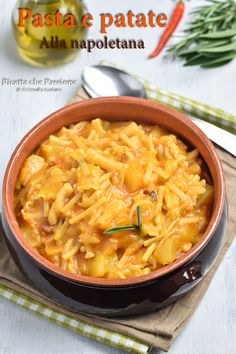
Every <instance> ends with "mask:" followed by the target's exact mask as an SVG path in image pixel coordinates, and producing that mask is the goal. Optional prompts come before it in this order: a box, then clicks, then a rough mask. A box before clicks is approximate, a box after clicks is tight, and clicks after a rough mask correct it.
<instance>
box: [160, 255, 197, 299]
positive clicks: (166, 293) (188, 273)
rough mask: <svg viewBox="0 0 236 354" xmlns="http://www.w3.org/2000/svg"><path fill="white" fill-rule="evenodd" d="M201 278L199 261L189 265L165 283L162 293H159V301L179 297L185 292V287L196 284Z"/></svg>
mask: <svg viewBox="0 0 236 354" xmlns="http://www.w3.org/2000/svg"><path fill="white" fill-rule="evenodd" d="M201 278H202V269H201V263H200V262H199V261H196V262H192V263H190V264H189V265H187V266H185V267H184V268H183V269H181V270H180V271H179V272H177V273H175V274H174V275H173V276H172V277H170V278H169V279H168V280H167V281H166V282H165V286H164V287H163V288H162V289H163V291H161V294H160V297H161V298H160V299H159V300H160V301H161V302H163V301H165V300H166V299H167V298H169V297H171V296H178V295H180V294H181V293H183V292H185V291H186V286H188V285H189V286H192V285H193V283H196V284H197V283H198V282H199V281H200V279H201ZM194 285H195V284H194Z"/></svg>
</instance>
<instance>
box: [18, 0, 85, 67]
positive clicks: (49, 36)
mask: <svg viewBox="0 0 236 354" xmlns="http://www.w3.org/2000/svg"><path fill="white" fill-rule="evenodd" d="M20 9H22V11H24V13H22V18H23V17H25V18H26V17H27V16H28V17H29V19H28V20H26V19H25V20H24V21H23V20H22V21H23V22H22V24H23V25H24V27H19V20H20V17H19V11H20ZM57 12H60V18H59V22H58V19H56V16H57V15H56V14H57ZM85 12H86V8H85V5H84V3H83V2H82V1H80V0H18V1H17V4H16V6H15V8H14V10H13V16H12V25H13V31H14V35H15V38H16V43H17V47H18V50H19V53H20V56H21V57H22V58H23V59H24V60H25V61H26V62H28V63H30V64H33V65H37V66H44V67H47V66H55V65H61V64H64V63H67V62H69V61H71V60H73V59H74V58H75V57H76V55H77V54H78V52H79V50H78V49H77V48H76V49H74V48H72V46H71V40H75V41H76V40H77V41H80V40H81V39H83V38H84V37H85V27H84V26H83V25H82V17H83V15H84V13H85ZM47 14H50V16H49V17H50V20H47V21H46V19H45V18H46V15H47ZM67 14H71V15H73V18H74V21H75V25H74V26H73V27H71V26H65V19H66V17H65V16H66V15H67ZM34 15H36V17H34ZM38 15H39V16H38ZM32 21H34V22H32ZM52 23H53V25H52ZM67 23H69V22H67ZM46 24H47V25H46ZM58 24H59V26H58Z"/></svg>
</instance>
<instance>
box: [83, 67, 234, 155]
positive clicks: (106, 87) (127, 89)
mask: <svg viewBox="0 0 236 354" xmlns="http://www.w3.org/2000/svg"><path fill="white" fill-rule="evenodd" d="M82 84H83V86H84V88H85V90H86V91H87V93H88V94H89V95H90V96H91V97H100V96H132V97H141V98H147V94H146V91H145V88H144V86H143V84H142V83H141V82H140V81H139V80H137V79H136V78H135V77H133V76H131V75H129V74H128V73H126V72H125V71H122V70H119V69H116V68H112V67H110V66H105V65H94V66H90V67H86V68H85V70H84V72H83V73H82ZM189 119H191V120H192V121H193V122H194V123H195V124H196V125H197V126H198V127H199V128H200V129H201V130H202V131H203V132H204V133H205V134H206V135H207V136H208V138H209V139H210V140H212V141H213V142H215V143H216V144H218V145H219V146H221V147H222V148H223V149H225V150H226V151H228V152H230V153H231V154H232V155H234V156H236V136H235V135H233V134H231V133H228V132H227V131H225V130H223V129H221V128H218V127H217V126H215V125H213V124H210V123H207V122H205V121H203V120H200V119H198V118H192V117H191V118H190V117H189Z"/></svg>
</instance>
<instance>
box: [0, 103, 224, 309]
mask: <svg viewBox="0 0 236 354" xmlns="http://www.w3.org/2000/svg"><path fill="white" fill-rule="evenodd" d="M97 117H100V118H102V119H105V120H110V121H127V120H134V121H136V122H138V123H147V124H158V125H161V126H163V127H165V128H167V129H169V131H171V132H173V133H175V134H177V135H178V136H179V137H180V138H182V139H183V140H184V141H185V142H187V144H189V145H190V146H192V147H196V148H197V149H198V150H199V152H200V154H201V156H202V158H203V159H204V161H205V163H206V165H207V166H208V168H209V171H210V173H211V176H212V179H213V183H214V188H215V201H214V207H213V212H212V217H211V220H210V223H209V225H208V227H207V230H206V232H205V234H204V236H203V237H202V239H201V241H200V242H199V243H198V244H196V245H195V246H194V247H193V248H192V249H191V251H190V252H189V253H187V254H186V255H185V256H183V257H182V258H180V259H178V260H177V261H175V262H174V263H172V264H170V265H167V266H165V267H164V268H162V269H160V270H157V271H155V272H152V273H151V274H148V275H145V276H141V277H137V278H131V279H125V280H107V279H100V278H93V277H87V276H82V275H76V274H71V273H69V272H66V271H63V270H62V269H60V268H59V267H57V266H56V265H54V264H52V263H50V262H49V261H47V260H46V259H45V258H43V257H42V256H40V255H39V253H38V252H37V251H36V250H34V249H32V248H31V247H30V246H29V245H28V243H27V242H26V240H25V239H24V237H23V235H22V233H21V231H20V229H19V226H18V223H17V220H16V216H15V213H14V207H13V191H14V188H15V183H16V179H17V175H18V173H19V171H20V168H21V166H22V164H23V162H24V160H25V159H26V157H27V156H29V155H30V154H31V153H32V152H33V151H34V150H35V149H36V148H37V147H38V145H39V144H40V143H42V142H43V141H44V140H45V139H46V138H47V137H48V136H49V135H50V134H52V133H55V132H56V131H57V130H59V129H60V128H61V127H63V126H69V125H70V124H72V123H76V122H78V121H82V120H91V119H93V118H97ZM226 214H227V211H226V203H225V182H224V175H223V170H222V166H221V162H220V159H219V157H218V155H217V153H216V150H215V148H214V146H213V144H212V143H211V142H210V141H209V140H208V138H207V137H206V135H205V134H204V133H203V132H202V131H201V130H200V129H199V128H198V127H197V126H196V125H195V124H193V123H192V122H191V121H190V120H189V119H188V118H186V117H185V116H183V115H182V114H180V113H178V112H176V111H175V110H173V109H171V108H168V107H166V106H164V105H161V104H158V103H154V102H151V101H148V100H144V99H138V98H130V97H110V98H97V99H89V100H86V101H83V102H80V103H75V104H72V105H70V106H67V107H65V108H62V109H60V110H59V111H57V112H55V113H53V114H51V115H50V116H48V117H47V118H45V119H44V120H42V121H41V122H40V123H38V124H37V125H36V126H35V127H34V128H33V129H31V130H30V132H29V133H28V134H26V135H25V137H24V138H23V139H22V140H21V142H20V143H19V144H18V146H17V147H16V149H15V151H14V153H13V155H12V157H11V159H10V161H9V163H8V166H7V170H6V173H5V178H4V184H3V228H4V231H5V234H6V235H5V239H6V242H7V245H8V248H9V250H10V252H11V254H12V256H13V258H14V260H15V262H16V264H17V265H18V267H19V268H20V269H21V271H22V272H23V273H24V274H25V276H26V277H27V278H29V279H30V280H31V281H32V282H33V284H34V285H36V286H37V287H38V288H39V289H40V290H41V291H42V292H43V293H45V294H47V295H48V296H50V297H51V298H53V299H54V300H56V301H58V302H59V303H61V304H62V305H64V306H65V307H68V308H72V309H74V310H79V311H81V312H87V313H93V314H97V315H103V316H124V315H133V314H139V313H143V312H148V311H153V310H156V309H158V308H160V307H163V306H165V305H167V304H169V303H170V302H173V301H175V300H176V299H177V298H178V297H180V296H182V295H183V294H185V293H186V292H187V291H189V290H190V289H192V288H193V287H194V286H195V285H196V284H197V283H198V282H199V281H200V279H202V278H203V277H204V276H205V274H206V273H207V272H208V270H209V269H210V267H211V266H212V264H213V262H214V260H215V258H216V256H217V254H218V252H219V250H220V248H221V246H222V243H223V239H224V233H225V227H226V219H227V217H226Z"/></svg>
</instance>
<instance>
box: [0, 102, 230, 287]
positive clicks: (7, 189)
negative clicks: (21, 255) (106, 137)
mask: <svg viewBox="0 0 236 354" xmlns="http://www.w3.org/2000/svg"><path fill="white" fill-rule="evenodd" d="M119 100H120V103H121V104H122V103H127V102H130V103H131V102H132V103H136V104H138V105H140V106H142V108H145V106H149V107H151V106H153V107H154V108H155V107H158V109H159V110H160V111H164V112H165V113H169V114H170V115H172V117H173V119H177V120H180V121H181V122H182V123H184V124H185V125H187V126H188V127H189V128H190V129H191V130H192V131H193V132H194V134H197V135H198V136H199V137H200V138H201V140H202V143H203V144H204V145H205V148H207V149H208V150H209V151H210V152H211V154H212V157H213V159H214V162H215V165H216V167H217V168H216V171H217V173H218V180H219V181H220V188H218V189H217V191H215V192H216V193H217V194H218V201H219V202H218V205H215V206H214V210H213V212H212V216H211V219H210V222H209V224H208V227H207V230H206V231H205V233H204V235H203V236H202V239H201V241H199V242H198V243H197V244H196V245H195V246H194V247H193V248H192V249H191V250H190V251H189V252H188V253H187V254H186V255H185V256H183V257H181V258H179V259H177V260H176V261H174V262H173V263H171V264H169V265H166V266H164V267H163V268H161V269H158V270H156V271H153V272H151V273H149V274H147V275H143V276H139V277H133V278H128V279H114V280H110V279H104V278H96V277H89V276H85V275H80V274H73V273H70V272H68V271H65V270H62V269H61V268H59V267H58V266H56V265H54V264H53V263H51V262H50V261H48V260H47V259H46V258H44V257H43V256H41V255H40V254H39V253H38V251H36V250H34V249H33V248H32V247H31V246H30V245H29V244H28V243H27V241H26V240H25V238H24V236H23V234H22V233H21V231H20V228H19V226H18V223H17V220H16V217H15V214H14V207H12V206H11V203H10V201H9V196H10V194H11V193H13V189H14V188H13V186H12V185H11V183H10V180H11V171H12V166H14V163H15V160H16V159H17V157H18V156H19V149H21V148H22V147H23V146H24V144H25V143H27V141H28V140H29V139H31V138H32V136H37V131H38V129H41V127H42V126H43V125H44V124H46V123H47V122H48V121H50V120H54V119H57V118H58V117H60V115H61V113H65V112H67V111H68V112H70V110H71V109H72V108H74V107H75V106H78V108H80V107H81V106H86V105H90V104H94V103H95V104H96V102H97V103H99V104H107V103H108V102H110V103H112V102H114V101H116V102H117V101H119ZM140 108H141V107H140ZM49 134H50V133H49ZM189 142H190V143H191V139H190V140H189ZM11 187H12V188H11ZM225 195H226V191H225V179H224V173H223V168H222V164H221V161H220V158H219V156H218V154H217V152H216V149H215V147H214V145H213V144H212V143H211V141H210V140H209V139H208V138H207V136H206V135H205V133H203V131H202V130H201V129H200V128H198V127H197V126H196V125H195V124H194V123H193V122H192V121H191V120H190V119H188V118H187V117H185V116H184V115H183V114H182V113H179V112H178V111H176V110H174V109H172V108H170V107H168V106H165V105H164V104H160V103H157V102H153V101H150V100H146V99H141V98H136V97H128V96H127V97H126V96H123V97H100V98H91V99H88V100H84V101H81V102H75V103H72V104H70V105H68V106H65V107H63V108H61V109H59V110H57V111H55V112H53V113H51V114H50V115H48V116H47V117H46V118H44V119H43V120H41V121H40V122H39V123H37V124H36V125H35V126H34V127H33V128H32V129H31V130H30V131H29V132H28V133H26V134H25V135H24V137H23V138H22V139H21V141H20V142H19V143H18V145H17V146H16V148H15V150H14V151H13V153H12V155H11V158H10V160H9V162H8V165H7V168H6V172H5V176H4V181H3V190H2V198H3V208H4V212H5V217H6V220H7V222H8V226H9V228H10V230H11V232H12V234H13V235H14V237H15V239H16V240H17V242H18V243H19V244H20V245H21V247H22V248H23V249H24V251H25V252H26V253H27V254H28V255H29V256H30V257H31V258H32V259H33V260H34V261H36V263H38V264H39V265H40V266H41V267H42V268H44V269H46V270H47V271H49V272H51V273H53V274H56V275H57V276H59V277H62V278H66V279H67V280H70V281H74V282H79V283H84V284H86V285H88V286H103V287H104V286H105V287H106V286H112V287H120V286H121V287H122V286H132V285H138V284H141V283H144V282H150V281H153V280H155V279H158V278H160V277H163V276H164V275H167V274H169V273H171V272H173V271H176V270H177V269H178V268H180V267H181V266H183V265H184V264H186V263H187V262H189V261H190V260H191V259H192V258H194V257H195V256H196V255H197V254H198V253H199V252H200V251H201V250H202V249H203V248H204V247H205V246H206V244H207V243H208V241H209V240H210V239H211V237H212V236H213V235H214V232H215V230H216V228H217V226H218V224H219V222H220V219H221V216H222V214H223V210H224V200H225Z"/></svg>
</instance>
